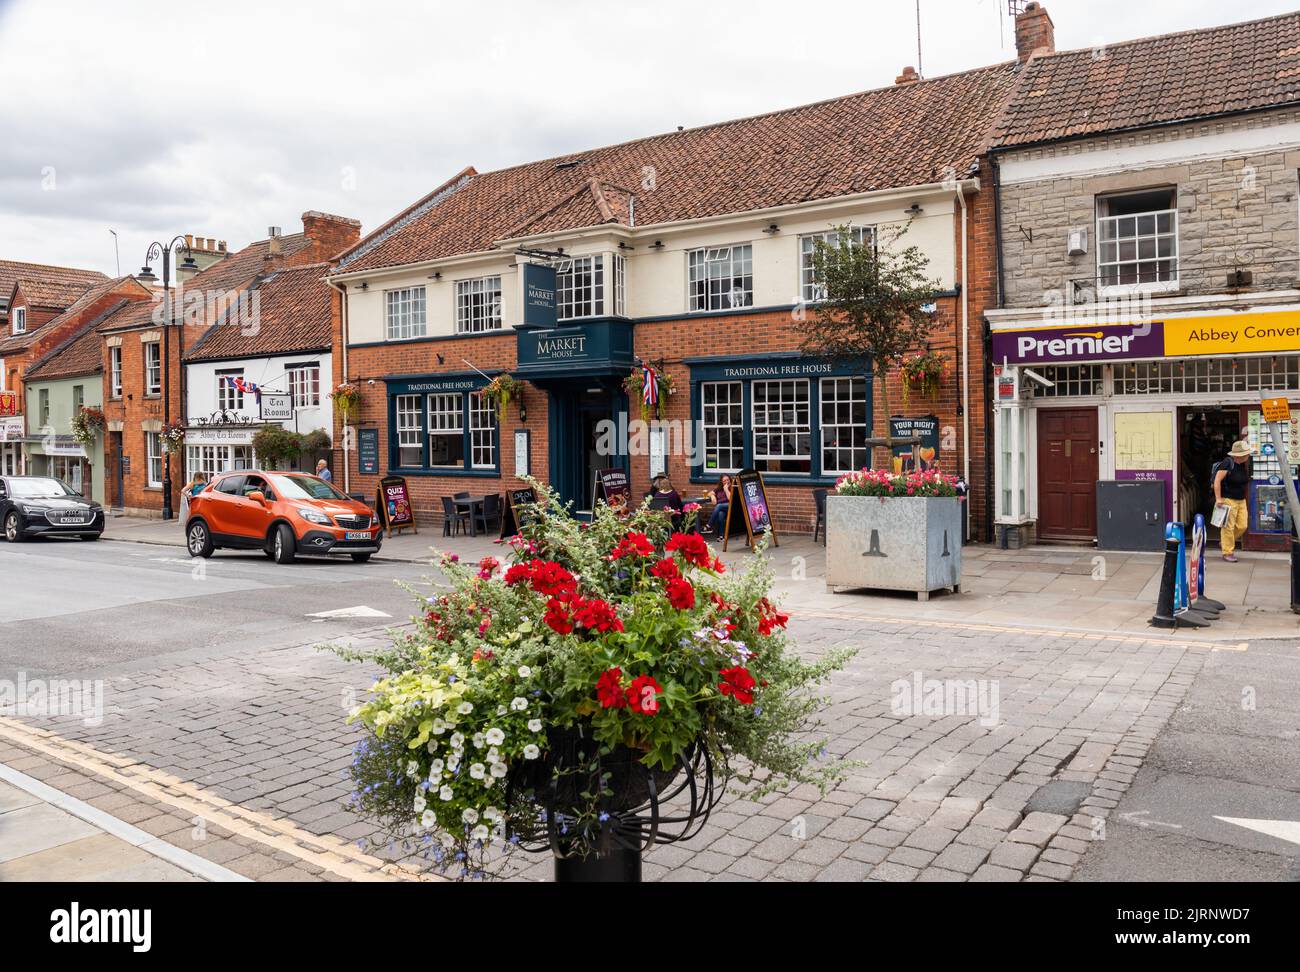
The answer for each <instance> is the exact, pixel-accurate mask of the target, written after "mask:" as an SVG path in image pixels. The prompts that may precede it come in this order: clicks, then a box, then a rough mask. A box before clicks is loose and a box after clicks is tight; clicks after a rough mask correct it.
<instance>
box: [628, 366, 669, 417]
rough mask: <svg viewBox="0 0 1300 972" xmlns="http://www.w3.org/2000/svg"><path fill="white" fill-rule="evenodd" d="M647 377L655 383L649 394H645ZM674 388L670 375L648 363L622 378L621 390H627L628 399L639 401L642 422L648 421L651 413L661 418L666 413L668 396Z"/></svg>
mask: <svg viewBox="0 0 1300 972" xmlns="http://www.w3.org/2000/svg"><path fill="white" fill-rule="evenodd" d="M647 377H648V378H649V379H650V380H652V381H654V383H655V387H654V392H653V393H652V394H650V395H647V394H646V380H647ZM675 389H676V386H675V385H674V384H673V376H672V375H670V374H668V373H666V372H663V371H657V370H656V369H654V368H651V367H650V366H648V365H647V366H646V367H644V368H637V369H635V370H634V371H633V372H632V373H631V374H630V375H628V376H627V377H626V378H625V379H623V390H624V391H626V392H627V397H628V399H629V400H630V401H632V402H636V403H639V405H640V407H641V421H643V422H649V421H650V417H651V416H652V415H653V416H654V417H655V418H657V419H662V418H663V417H664V416H665V415H667V414H668V396H669V395H671V394H673V392H674V391H675Z"/></svg>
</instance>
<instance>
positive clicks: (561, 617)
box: [542, 598, 573, 634]
mask: <svg viewBox="0 0 1300 972" xmlns="http://www.w3.org/2000/svg"><path fill="white" fill-rule="evenodd" d="M542 620H543V621H545V622H546V623H547V624H548V625H550V627H551V630H552V631H554V632H555V633H556V634H570V633H572V631H573V619H572V618H571V617H569V610H568V608H567V606H566V605H565V603H564V602H563V601H559V600H556V599H555V598H551V600H550V601H549V602H548V603H547V605H546V616H545V617H544V618H542Z"/></svg>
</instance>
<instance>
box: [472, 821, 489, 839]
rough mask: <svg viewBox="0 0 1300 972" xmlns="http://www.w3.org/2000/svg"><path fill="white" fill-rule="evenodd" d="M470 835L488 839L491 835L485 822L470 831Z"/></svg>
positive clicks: (474, 837)
mask: <svg viewBox="0 0 1300 972" xmlns="http://www.w3.org/2000/svg"><path fill="white" fill-rule="evenodd" d="M469 835H470V837H471V838H472V839H474V840H487V839H488V836H489V831H488V829H487V827H485V826H484V825H483V824H479V825H478V826H477V827H475V828H474V829H473V830H471V831H470V832H469Z"/></svg>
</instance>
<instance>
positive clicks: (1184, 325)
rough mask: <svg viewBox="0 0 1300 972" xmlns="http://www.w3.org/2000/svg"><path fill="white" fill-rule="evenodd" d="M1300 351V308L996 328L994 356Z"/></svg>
mask: <svg viewBox="0 0 1300 972" xmlns="http://www.w3.org/2000/svg"><path fill="white" fill-rule="evenodd" d="M1283 351H1300V310H1285V311H1259V312H1253V313H1226V314H1202V315H1197V316H1194V317H1166V318H1164V319H1162V320H1157V321H1143V322H1141V323H1133V324H1104V325H1095V326H1089V325H1087V324H1072V325H1053V326H1050V327H1034V328H1006V329H999V330H995V331H994V332H993V360H994V361H997V362H999V363H1001V362H1002V361H1004V360H1005V361H1006V362H1007V363H1008V364H1056V363H1058V362H1069V361H1132V360H1136V359H1140V358H1184V357H1194V356H1196V355H1209V354H1260V353H1276V352H1283Z"/></svg>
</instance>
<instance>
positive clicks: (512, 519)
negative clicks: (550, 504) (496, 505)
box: [501, 486, 537, 537]
mask: <svg viewBox="0 0 1300 972" xmlns="http://www.w3.org/2000/svg"><path fill="white" fill-rule="evenodd" d="M536 502H537V491H536V490H535V489H533V487H531V486H525V487H524V488H523V489H509V490H506V507H505V509H504V510H502V511H501V536H502V537H513V536H514V535H515V534H516V533H518V532H519V528H520V527H521V526H522V525H524V524H525V523H530V522H532V521H533V520H534V519H536V517H537V515H536V514H535V513H534V512H533V511H532V509H531V505H532V504H534V503H536Z"/></svg>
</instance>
